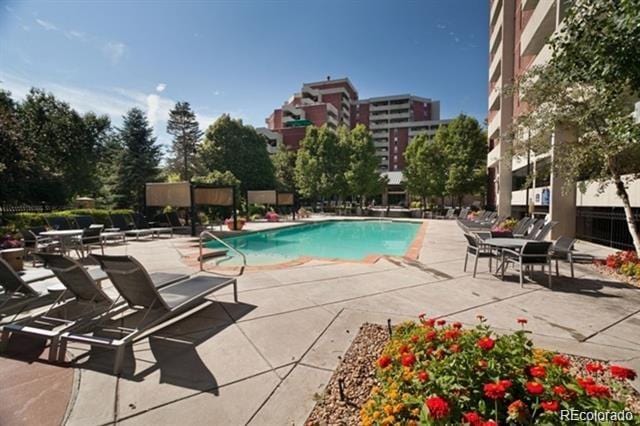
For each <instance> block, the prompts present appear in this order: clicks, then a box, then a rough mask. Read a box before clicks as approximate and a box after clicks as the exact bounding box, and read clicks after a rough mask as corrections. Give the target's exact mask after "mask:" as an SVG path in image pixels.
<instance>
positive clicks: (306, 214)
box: [298, 207, 311, 219]
mask: <svg viewBox="0 0 640 426" xmlns="http://www.w3.org/2000/svg"><path fill="white" fill-rule="evenodd" d="M298 217H299V218H300V219H307V218H309V217H311V215H310V214H309V212H308V211H307V209H305V208H304V207H300V209H298Z"/></svg>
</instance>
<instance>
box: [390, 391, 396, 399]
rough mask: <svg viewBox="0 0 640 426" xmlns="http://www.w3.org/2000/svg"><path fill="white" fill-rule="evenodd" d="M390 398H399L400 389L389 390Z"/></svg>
mask: <svg viewBox="0 0 640 426" xmlns="http://www.w3.org/2000/svg"><path fill="white" fill-rule="evenodd" d="M389 398H390V399H398V391H397V390H395V389H392V390H391V391H389Z"/></svg>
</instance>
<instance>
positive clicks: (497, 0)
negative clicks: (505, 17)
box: [489, 0, 502, 25]
mask: <svg viewBox="0 0 640 426" xmlns="http://www.w3.org/2000/svg"><path fill="white" fill-rule="evenodd" d="M501 11H502V0H493V2H492V3H491V13H490V14H489V16H490V22H489V24H490V25H495V23H496V21H497V18H498V14H499V13H500V12H501Z"/></svg>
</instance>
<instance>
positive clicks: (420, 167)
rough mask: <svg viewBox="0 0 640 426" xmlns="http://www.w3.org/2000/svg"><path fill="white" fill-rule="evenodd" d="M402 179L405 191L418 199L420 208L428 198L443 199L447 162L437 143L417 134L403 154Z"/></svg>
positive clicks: (425, 203) (424, 205)
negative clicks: (403, 167) (420, 204)
mask: <svg viewBox="0 0 640 426" xmlns="http://www.w3.org/2000/svg"><path fill="white" fill-rule="evenodd" d="M404 158H405V169H404V179H405V185H406V187H407V191H408V192H409V193H410V194H415V195H417V196H419V197H420V200H421V202H422V208H423V209H424V208H425V207H426V205H427V200H428V199H429V198H430V197H436V198H438V199H441V198H442V197H444V193H445V184H446V181H447V160H446V158H445V155H444V151H443V149H442V147H440V146H439V143H438V142H437V141H431V140H429V139H428V138H427V135H425V134H419V135H418V136H416V137H415V138H413V140H412V141H411V143H410V144H409V146H408V147H407V149H406V150H405V153H404Z"/></svg>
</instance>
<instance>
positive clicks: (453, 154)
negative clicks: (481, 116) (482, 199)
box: [435, 114, 487, 204]
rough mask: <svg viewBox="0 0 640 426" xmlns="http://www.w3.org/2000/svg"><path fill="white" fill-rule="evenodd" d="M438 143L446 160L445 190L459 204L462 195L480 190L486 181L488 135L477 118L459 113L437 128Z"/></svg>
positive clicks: (436, 139) (436, 138)
mask: <svg viewBox="0 0 640 426" xmlns="http://www.w3.org/2000/svg"><path fill="white" fill-rule="evenodd" d="M435 142H436V144H437V146H438V147H440V148H441V149H442V151H443V153H444V156H445V158H446V162H447V180H446V183H445V189H446V192H447V193H448V194H450V195H452V196H454V197H456V198H457V200H458V203H459V204H460V203H461V202H462V196H463V195H465V194H476V193H478V192H480V191H481V190H482V189H483V188H484V185H485V183H486V162H487V137H486V134H485V132H484V130H483V129H482V127H481V126H480V124H479V123H478V120H476V119H475V118H473V117H469V116H467V115H464V114H460V115H459V116H458V117H456V118H454V119H453V120H451V121H450V122H449V124H448V125H446V126H440V128H438V131H437V132H436V135H435Z"/></svg>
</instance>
